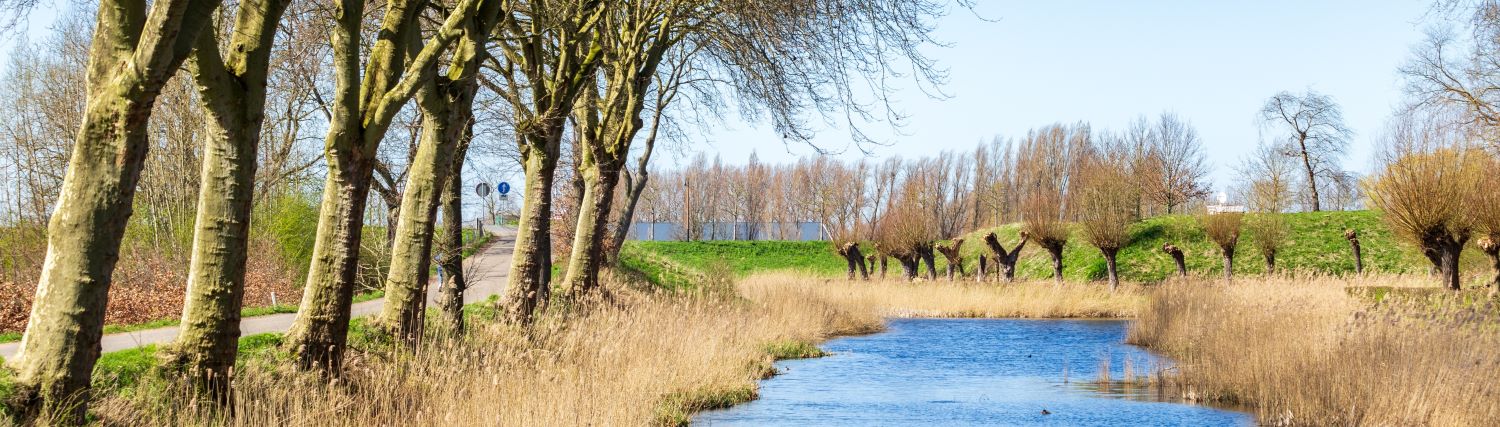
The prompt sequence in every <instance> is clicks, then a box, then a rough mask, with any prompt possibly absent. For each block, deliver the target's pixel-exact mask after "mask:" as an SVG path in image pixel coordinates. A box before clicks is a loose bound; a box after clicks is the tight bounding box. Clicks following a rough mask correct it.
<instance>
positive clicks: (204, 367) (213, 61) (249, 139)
mask: <svg viewBox="0 0 1500 427" xmlns="http://www.w3.org/2000/svg"><path fill="white" fill-rule="evenodd" d="M288 3H289V1H288V0H245V1H242V2H240V3H239V7H238V10H237V11H236V12H235V25H234V29H233V31H232V32H231V34H232V35H231V36H230V37H229V40H228V45H227V49H225V51H227V52H228V55H223V54H221V53H220V47H219V46H220V43H219V37H218V34H216V33H215V32H213V31H209V32H205V33H204V34H202V35H199V36H198V40H197V43H196V45H195V46H194V48H193V56H192V62H191V68H192V71H193V77H194V80H195V81H196V82H197V83H198V91H199V93H200V94H201V97H202V101H203V106H204V110H205V111H206V112H207V113H208V114H207V115H208V118H209V120H206V123H207V129H206V130H207V132H206V133H205V136H206V138H204V141H203V144H204V146H205V149H204V151H203V166H202V171H203V172H202V180H201V181H202V182H201V188H200V189H199V190H198V194H199V197H198V217H197V220H196V221H195V229H194V233H193V236H194V240H193V257H192V262H191V267H190V268H189V271H190V273H189V275H188V283H187V301H186V303H185V305H184V307H183V315H182V325H181V327H180V332H179V333H178V337H177V340H176V341H175V342H174V343H173V346H172V349H171V351H170V352H169V353H171V354H172V357H173V358H174V359H175V360H174V363H175V364H177V365H179V366H180V367H182V368H185V370H186V371H187V374H188V375H190V376H192V377H193V378H194V379H195V381H196V382H197V383H198V385H199V386H200V387H201V388H203V389H205V390H206V391H207V392H208V393H209V394H210V395H211V396H212V397H213V398H214V400H215V401H216V402H217V403H219V404H220V405H228V404H231V402H232V401H231V397H230V395H229V392H230V373H231V369H232V368H233V367H234V363H235V357H236V355H237V354H238V349H239V338H240V325H239V320H240V309H241V306H242V305H243V303H244V293H245V260H246V258H247V257H248V253H247V249H248V248H247V246H248V242H249V234H250V208H251V203H252V202H253V200H254V196H255V193H254V191H255V166H256V163H257V161H258V160H259V158H258V155H257V148H258V147H259V145H260V144H259V143H260V139H261V132H260V130H261V125H262V121H263V119H264V117H265V114H264V112H265V101H266V82H267V78H268V77H269V76H268V73H269V68H270V57H271V50H272V49H273V48H274V46H275V43H274V40H275V37H276V33H277V26H278V25H279V23H280V21H281V14H282V13H283V12H285V11H286V7H287V4H288Z"/></svg>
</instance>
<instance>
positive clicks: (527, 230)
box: [504, 119, 562, 325]
mask: <svg viewBox="0 0 1500 427" xmlns="http://www.w3.org/2000/svg"><path fill="white" fill-rule="evenodd" d="M553 121H554V123H553V124H550V125H548V126H547V129H546V130H542V131H540V132H538V133H534V134H523V135H522V136H521V138H526V139H528V140H530V141H527V142H523V144H526V147H527V148H526V149H525V150H523V151H522V158H523V159H524V166H525V170H526V188H525V195H524V197H525V204H524V205H523V206H522V209H521V218H520V222H519V224H518V225H517V231H518V232H517V234H516V249H515V251H514V253H513V254H512V256H511V264H510V283H509V284H508V286H506V289H505V298H504V304H505V306H504V312H505V316H506V318H507V319H508V320H510V321H512V322H516V323H520V324H523V325H525V324H530V323H531V320H532V315H533V314H534V313H533V312H534V311H535V310H536V309H537V307H538V306H539V305H540V303H541V301H543V300H544V299H546V298H547V291H548V289H546V288H547V286H548V283H547V281H546V280H547V278H548V277H549V276H550V273H551V269H552V265H551V262H550V261H551V256H550V254H551V251H552V248H551V243H550V242H551V241H550V238H549V236H550V234H551V231H552V180H553V177H554V175H553V173H554V172H555V171H556V169H557V155H558V147H559V144H560V143H561V137H562V121H561V120H556V119H554V120H553Z"/></svg>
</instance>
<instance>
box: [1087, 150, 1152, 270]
mask: <svg viewBox="0 0 1500 427" xmlns="http://www.w3.org/2000/svg"><path fill="white" fill-rule="evenodd" d="M1111 151H1113V150H1111V149H1110V148H1108V147H1105V148H1102V149H1101V150H1100V152H1101V154H1097V155H1092V156H1089V157H1087V158H1085V159H1084V165H1083V167H1082V168H1081V169H1080V172H1081V173H1080V174H1079V177H1078V178H1077V179H1078V183H1077V188H1078V190H1077V192H1078V195H1077V201H1078V202H1077V203H1078V205H1077V210H1078V217H1079V218H1078V222H1079V225H1080V226H1081V229H1082V230H1081V231H1082V234H1083V238H1084V240H1086V241H1088V242H1089V244H1090V245H1093V246H1094V247H1095V248H1098V249H1099V252H1101V253H1102V254H1103V255H1104V263H1105V267H1106V268H1107V271H1108V274H1109V288H1110V289H1111V290H1113V289H1116V288H1118V287H1119V286H1120V274H1119V270H1118V268H1117V265H1116V257H1117V255H1119V253H1120V249H1121V248H1124V247H1125V245H1126V244H1129V243H1130V234H1129V228H1130V225H1131V224H1132V223H1134V222H1135V221H1136V219H1137V218H1138V217H1137V212H1138V211H1137V204H1138V203H1139V201H1140V193H1139V190H1138V189H1137V188H1136V187H1135V183H1134V182H1133V181H1132V180H1131V179H1130V178H1131V176H1130V169H1129V167H1130V166H1129V164H1128V158H1121V157H1112V156H1107V155H1104V154H1102V153H1109V152H1111Z"/></svg>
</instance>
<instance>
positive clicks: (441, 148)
mask: <svg viewBox="0 0 1500 427" xmlns="http://www.w3.org/2000/svg"><path fill="white" fill-rule="evenodd" d="M440 86H441V88H440V89H437V90H433V92H446V89H447V86H448V85H447V84H442V85H440ZM424 92H426V91H424ZM418 96H419V97H424V98H427V97H431V98H436V97H440V96H443V95H442V94H441V93H422V94H418ZM421 104H423V106H422V110H423V112H422V141H421V143H420V144H419V145H418V146H417V154H416V155H415V156H414V157H413V158H412V163H411V165H410V166H408V170H407V175H406V176H407V179H406V189H405V191H402V192H401V204H400V206H401V213H400V217H399V218H400V219H399V220H398V221H397V222H396V232H395V240H393V241H392V242H391V267H390V271H388V272H387V274H386V278H385V305H384V306H382V308H381V312H380V317H379V319H378V320H377V323H378V324H379V325H381V327H382V328H383V329H385V330H386V331H387V332H389V333H391V334H392V335H393V336H395V337H396V338H397V339H399V340H401V341H402V342H404V343H406V344H407V345H408V346H415V345H416V344H417V343H418V342H419V341H420V340H421V338H422V327H423V323H424V318H425V314H426V313H427V310H426V302H427V283H428V274H429V273H428V272H429V271H430V270H431V266H432V258H431V256H430V254H431V253H432V233H433V230H434V227H435V225H434V223H435V221H436V218H435V217H436V216H437V201H438V197H439V196H438V193H439V191H440V190H441V188H440V186H441V185H442V184H443V183H444V181H445V180H446V178H447V170H446V169H447V168H448V166H449V165H450V164H452V163H453V160H452V154H453V148H454V146H456V145H457V143H458V139H457V138H451V136H452V135H450V131H449V130H450V129H451V128H455V127H462V126H463V124H462V123H456V122H451V121H449V118H450V116H451V115H452V114H451V110H450V108H449V105H447V104H448V103H447V102H446V100H424V101H423V102H421Z"/></svg>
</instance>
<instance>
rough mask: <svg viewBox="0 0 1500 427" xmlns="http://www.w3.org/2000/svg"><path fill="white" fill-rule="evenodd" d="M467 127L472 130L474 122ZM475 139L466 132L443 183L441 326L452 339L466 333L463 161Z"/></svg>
mask: <svg viewBox="0 0 1500 427" xmlns="http://www.w3.org/2000/svg"><path fill="white" fill-rule="evenodd" d="M465 127H466V128H470V129H472V127H473V123H472V122H470V123H469V124H468V126H465ZM472 137H473V132H472V131H466V132H465V134H464V143H462V144H460V145H459V147H458V152H456V153H455V155H454V157H453V164H452V165H451V166H449V168H450V169H449V172H450V173H449V174H448V177H447V178H448V179H446V180H445V182H444V183H443V194H442V197H441V203H442V206H443V229H442V233H441V234H440V236H439V237H440V239H441V240H439V241H438V245H439V247H440V248H442V249H441V252H440V254H441V258H440V259H439V261H438V268H441V269H443V272H444V273H446V274H444V275H443V276H444V277H443V282H442V283H440V284H439V285H438V286H439V288H438V325H439V327H441V328H442V329H441V331H442V332H444V333H447V334H448V335H450V336H458V335H459V334H462V333H463V331H464V291H465V290H467V289H468V287H469V286H468V282H466V281H465V278H464V264H463V248H464V226H463V224H464V223H463V166H464V162H463V159H464V157H465V154H466V152H467V151H468V147H469V143H468V141H469V139H470V138H472Z"/></svg>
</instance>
